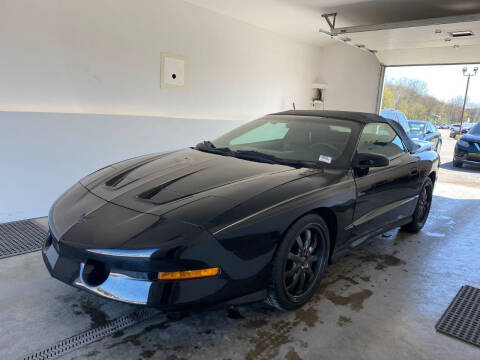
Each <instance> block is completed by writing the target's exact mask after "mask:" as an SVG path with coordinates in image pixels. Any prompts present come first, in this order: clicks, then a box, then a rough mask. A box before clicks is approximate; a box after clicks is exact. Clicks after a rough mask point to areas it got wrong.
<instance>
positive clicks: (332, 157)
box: [42, 111, 439, 311]
mask: <svg viewBox="0 0 480 360" xmlns="http://www.w3.org/2000/svg"><path fill="white" fill-rule="evenodd" d="M438 164H439V157H438V154H437V153H436V152H434V151H429V150H425V151H422V148H420V147H419V146H418V145H416V144H415V143H413V142H412V140H411V139H410V138H408V136H407V135H406V134H405V132H404V130H403V128H402V127H401V126H400V125H399V124H398V123H397V122H395V121H392V120H389V119H385V118H383V117H381V116H378V115H375V114H365V113H353V112H341V111H286V112H282V113H276V114H270V115H267V116H264V117H262V118H260V119H258V120H255V121H252V122H249V123H247V124H245V125H243V126H241V127H239V128H237V129H234V130H232V131H231V132H229V133H227V134H225V135H223V136H221V137H219V138H217V139H215V140H212V141H204V142H201V143H199V144H198V145H197V146H195V147H188V148H185V149H181V150H177V151H169V152H165V153H157V154H150V155H144V156H141V157H138V158H133V159H130V160H126V161H123V162H120V163H117V164H115V165H113V166H107V167H105V168H103V169H101V170H98V171H97V172H94V173H92V174H90V175H88V176H87V177H85V178H83V179H82V180H80V181H79V182H77V183H76V184H75V185H73V186H72V187H71V188H70V189H69V190H67V191H66V192H65V193H64V194H63V195H62V196H61V197H60V198H59V199H58V200H57V201H56V202H55V203H54V204H53V205H52V208H51V210H50V214H49V217H48V221H49V228H50V231H49V234H48V237H47V239H46V242H45V244H44V246H43V250H42V254H43V259H44V262H45V265H46V267H47V269H48V271H49V272H50V273H51V275H52V276H53V277H55V278H57V279H58V280H60V281H63V282H65V283H67V284H70V285H72V286H75V287H77V288H80V289H83V290H84V291H88V292H90V293H92V294H97V295H99V296H103V297H105V298H109V299H113V300H119V301H124V302H128V303H134V304H137V305H140V304H143V305H150V306H154V307H157V308H159V309H163V310H176V311H178V310H180V309H183V310H192V309H194V308H196V307H202V308H203V307H208V306H213V307H218V306H220V305H222V304H223V305H224V306H230V305H233V304H235V305H238V304H242V303H250V302H254V301H262V300H263V301H266V302H267V303H268V304H270V305H272V306H274V307H276V308H279V309H283V310H294V309H297V308H299V307H301V306H302V305H303V304H305V303H306V302H307V301H308V300H309V299H310V298H311V297H312V296H313V295H314V294H315V292H316V291H317V289H318V287H319V286H320V282H321V280H322V278H323V277H324V273H325V269H326V266H327V264H328V263H329V262H331V261H335V259H338V258H339V257H341V256H342V255H344V254H345V253H347V252H348V251H349V250H350V249H352V248H354V247H356V246H359V245H361V244H362V243H366V240H367V239H368V238H371V237H373V236H376V235H379V234H382V233H384V232H386V231H388V230H390V229H393V228H395V227H399V226H401V227H402V229H403V230H405V231H408V232H418V231H420V229H422V227H423V226H424V224H425V222H426V220H427V218H428V213H429V210H430V206H431V203H432V192H433V187H434V184H435V180H436V177H437V173H438ZM52 296H54V295H52Z"/></svg>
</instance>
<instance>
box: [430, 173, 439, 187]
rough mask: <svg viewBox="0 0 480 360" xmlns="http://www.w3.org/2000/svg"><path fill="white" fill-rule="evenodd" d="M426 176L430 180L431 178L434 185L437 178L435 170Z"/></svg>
mask: <svg viewBox="0 0 480 360" xmlns="http://www.w3.org/2000/svg"><path fill="white" fill-rule="evenodd" d="M428 177H429V178H430V180H432V183H433V185H435V180H437V173H436V172H435V171H432V172H431V173H430V174H428Z"/></svg>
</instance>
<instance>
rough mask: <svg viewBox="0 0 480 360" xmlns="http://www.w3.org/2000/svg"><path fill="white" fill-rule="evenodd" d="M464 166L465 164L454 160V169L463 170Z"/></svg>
mask: <svg viewBox="0 0 480 360" xmlns="http://www.w3.org/2000/svg"><path fill="white" fill-rule="evenodd" d="M462 166H463V162H461V161H458V160H453V167H456V168H461V167H462Z"/></svg>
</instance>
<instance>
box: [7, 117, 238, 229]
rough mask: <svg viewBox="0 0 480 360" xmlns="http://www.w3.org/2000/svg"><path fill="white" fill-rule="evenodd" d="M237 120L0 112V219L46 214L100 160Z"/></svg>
mask: <svg viewBox="0 0 480 360" xmlns="http://www.w3.org/2000/svg"><path fill="white" fill-rule="evenodd" d="M242 123H243V122H242V121H220V120H198V119H168V118H159V117H148V116H129V115H94V114H52V113H21V112H0V124H1V130H2V132H1V139H2V141H1V142H0V164H2V166H1V169H2V171H1V174H2V176H1V187H0V221H9V220H14V219H22V218H31V217H40V216H45V215H47V213H48V209H49V207H50V205H51V204H52V202H53V201H54V200H55V199H56V198H57V197H58V196H59V195H60V194H61V193H62V192H63V191H64V190H66V189H67V188H68V187H70V186H71V185H73V184H74V183H75V182H77V181H78V180H79V179H80V178H82V177H84V176H85V175H87V174H89V173H91V172H93V171H95V170H97V169H100V168H102V167H104V166H105V165H108V164H111V163H114V162H117V161H120V160H124V159H128V158H131V157H133V156H138V155H142V154H149V153H153V152H160V151H166V150H172V149H179V148H183V147H187V146H192V145H195V144H197V143H198V142H200V141H202V140H204V139H214V138H216V137H217V136H219V135H221V134H223V133H224V132H226V131H229V130H231V129H232V128H234V127H236V126H239V125H241V124H242Z"/></svg>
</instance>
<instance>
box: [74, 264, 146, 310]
mask: <svg viewBox="0 0 480 360" xmlns="http://www.w3.org/2000/svg"><path fill="white" fill-rule="evenodd" d="M84 267H85V264H84V263H81V265H80V274H79V277H78V278H77V279H76V280H75V281H74V283H73V284H74V285H75V286H77V287H79V288H82V289H84V290H87V291H89V292H91V293H94V294H97V295H100V296H103V297H105V298H108V299H112V300H117V301H122V302H126V303H130V304H140V305H145V304H147V302H148V295H149V293H150V286H151V285H152V282H151V281H147V280H139V279H135V278H132V277H130V276H128V275H124V274H120V273H115V272H111V273H110V274H109V275H108V278H107V279H106V280H105V281H104V282H103V283H102V284H100V285H98V286H90V285H88V284H86V283H85V281H84V280H83V269H84Z"/></svg>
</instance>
